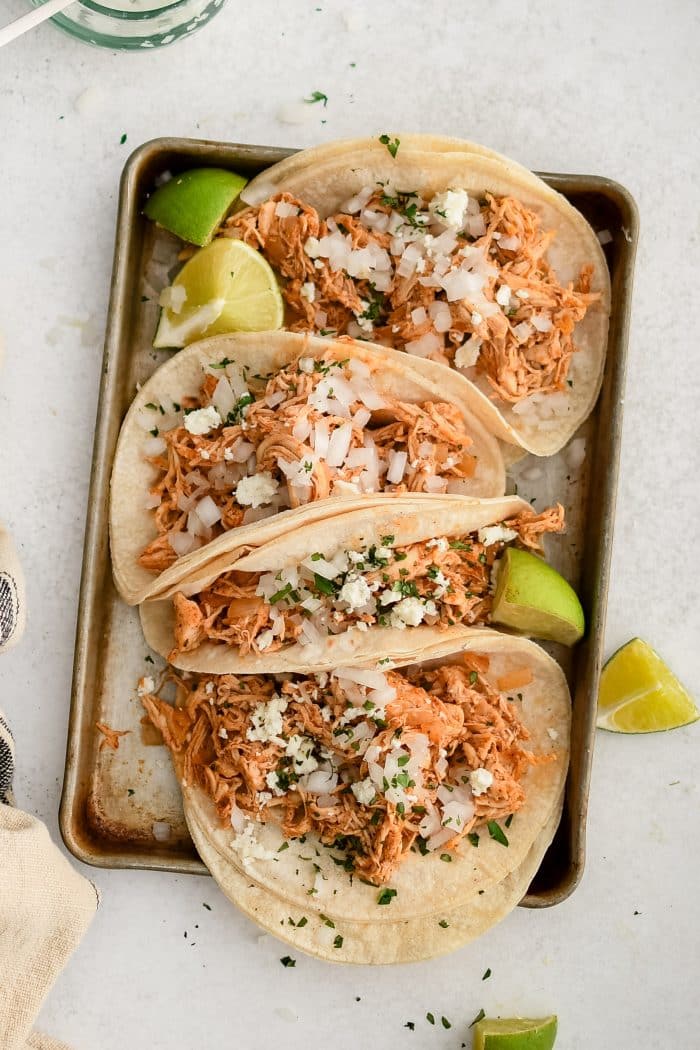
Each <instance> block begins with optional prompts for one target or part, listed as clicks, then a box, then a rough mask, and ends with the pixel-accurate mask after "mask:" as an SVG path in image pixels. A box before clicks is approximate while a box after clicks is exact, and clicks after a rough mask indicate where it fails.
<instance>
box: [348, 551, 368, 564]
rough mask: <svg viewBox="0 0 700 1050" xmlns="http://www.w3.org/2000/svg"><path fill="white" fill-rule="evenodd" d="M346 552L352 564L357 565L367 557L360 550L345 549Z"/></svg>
mask: <svg viewBox="0 0 700 1050" xmlns="http://www.w3.org/2000/svg"><path fill="white" fill-rule="evenodd" d="M346 553H347V556H348V558H349V560H350V561H351V562H352V563H353V565H359V563H360V562H361V561H364V560H365V558H366V557H367V555H366V554H362V553H361V551H346Z"/></svg>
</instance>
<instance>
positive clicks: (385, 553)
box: [374, 547, 394, 561]
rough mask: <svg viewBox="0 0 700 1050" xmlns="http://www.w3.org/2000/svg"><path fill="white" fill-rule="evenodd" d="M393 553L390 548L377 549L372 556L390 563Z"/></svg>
mask: <svg viewBox="0 0 700 1050" xmlns="http://www.w3.org/2000/svg"><path fill="white" fill-rule="evenodd" d="M393 553H394V552H393V551H392V549H391V547H377V548H376V550H375V552H374V556H375V558H382V559H383V561H390V560H391V558H392V556H393Z"/></svg>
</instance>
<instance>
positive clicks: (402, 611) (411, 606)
mask: <svg viewBox="0 0 700 1050" xmlns="http://www.w3.org/2000/svg"><path fill="white" fill-rule="evenodd" d="M429 604H432V603H428V602H426V603H425V605H424V604H423V602H422V601H421V600H420V598H402V599H401V601H400V602H398V604H397V605H395V606H394V608H393V610H392V613H391V617H390V622H391V626H392V627H398V628H399V630H403V628H404V627H417V626H418V624H419V623H422V622H423V619H424V617H425V615H426V613H429V609H428V605H429ZM434 608H435V606H434V604H433V609H434Z"/></svg>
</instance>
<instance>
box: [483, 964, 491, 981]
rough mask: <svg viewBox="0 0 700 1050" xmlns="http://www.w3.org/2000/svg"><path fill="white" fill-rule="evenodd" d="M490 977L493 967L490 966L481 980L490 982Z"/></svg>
mask: <svg viewBox="0 0 700 1050" xmlns="http://www.w3.org/2000/svg"><path fill="white" fill-rule="evenodd" d="M490 976H491V967H490V966H489V968H488V970H486V971H485V973H484V976H483V977H482V978H481V980H482V981H488V979H489V977H490Z"/></svg>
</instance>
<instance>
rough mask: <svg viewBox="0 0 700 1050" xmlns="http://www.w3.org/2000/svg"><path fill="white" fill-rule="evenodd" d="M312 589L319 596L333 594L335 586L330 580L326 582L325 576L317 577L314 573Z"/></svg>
mask: <svg viewBox="0 0 700 1050" xmlns="http://www.w3.org/2000/svg"><path fill="white" fill-rule="evenodd" d="M314 587H315V588H316V590H317V591H320V593H321V594H329V595H333V594H335V591H336V588H335V584H334V583H333V582H332V581H331V580H327V579H326V578H325V576H319V574H318V573H317V572H315V573H314Z"/></svg>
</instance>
